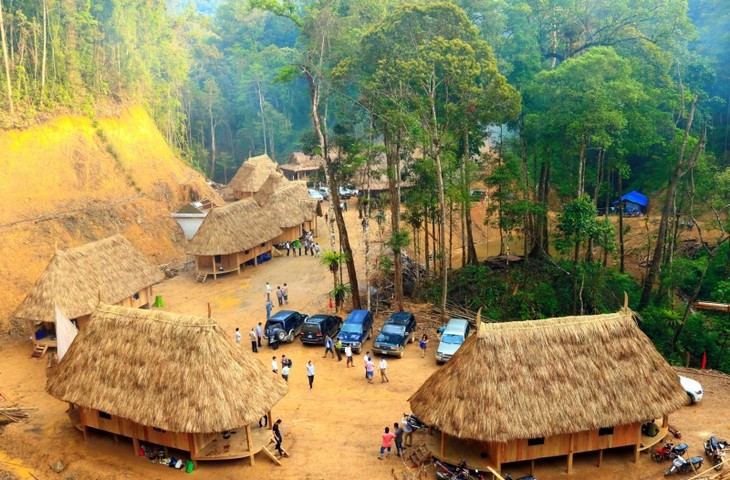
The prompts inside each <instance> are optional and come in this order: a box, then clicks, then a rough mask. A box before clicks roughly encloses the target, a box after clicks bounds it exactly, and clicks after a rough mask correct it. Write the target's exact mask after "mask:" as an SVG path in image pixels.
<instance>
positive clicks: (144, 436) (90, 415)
mask: <svg viewBox="0 0 730 480" xmlns="http://www.w3.org/2000/svg"><path fill="white" fill-rule="evenodd" d="M80 416H81V425H82V426H84V427H92V428H96V429H99V430H103V431H105V432H109V433H114V434H117V435H123V436H125V437H130V438H136V439H138V440H140V441H141V442H149V443H153V444H155V445H163V446H166V447H171V448H177V449H179V450H185V451H186V452H190V451H192V448H194V447H193V445H192V444H191V436H190V435H189V434H187V433H178V432H166V431H158V430H155V429H154V428H153V427H148V426H145V425H140V424H138V423H135V422H133V421H131V420H128V419H126V418H122V417H118V416H116V415H112V416H111V419H107V418H102V417H101V416H100V415H99V411H98V410H94V409H90V408H84V407H80ZM196 435H203V436H205V434H194V435H192V436H193V437H195V436H196ZM212 435H213V436H215V434H212Z"/></svg>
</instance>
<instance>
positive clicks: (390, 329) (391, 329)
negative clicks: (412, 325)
mask: <svg viewBox="0 0 730 480" xmlns="http://www.w3.org/2000/svg"><path fill="white" fill-rule="evenodd" d="M405 329H406V328H405V327H404V326H402V325H388V324H387V323H386V324H385V325H383V333H395V334H398V335H403V332H404V331H405Z"/></svg>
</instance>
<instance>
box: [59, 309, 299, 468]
mask: <svg viewBox="0 0 730 480" xmlns="http://www.w3.org/2000/svg"><path fill="white" fill-rule="evenodd" d="M90 365H93V368H90ZM46 390H47V391H48V393H50V394H51V395H53V396H54V397H56V398H58V399H60V400H63V401H65V402H68V403H70V404H72V405H74V407H77V408H76V409H74V412H75V415H76V420H77V424H78V426H79V428H81V429H82V430H84V431H85V430H86V428H87V427H92V428H97V429H101V430H104V431H108V432H111V433H114V434H119V435H125V436H129V437H132V439H133V440H134V442H135V452H136V451H137V445H136V443H137V441H138V440H142V441H145V442H151V443H157V444H161V445H165V446H168V447H173V448H179V449H182V450H186V451H189V452H191V456H192V457H193V458H194V459H198V460H212V459H219V458H223V457H221V455H220V454H215V455H206V452H207V453H210V452H212V451H214V450H215V449H212V448H211V447H210V443H211V442H220V441H222V439H219V438H218V435H217V432H225V431H227V430H232V429H239V428H240V429H243V428H244V427H245V430H246V433H245V434H244V432H243V431H239V435H240V436H238V435H237V437H236V438H235V439H234V440H231V441H235V442H238V443H242V440H243V441H246V439H245V438H244V439H242V438H241V437H243V436H246V435H248V440H251V441H252V440H255V439H256V438H252V434H251V429H250V428H249V424H251V423H253V422H257V423H258V421H259V419H260V418H261V417H262V416H263V415H268V414H270V410H271V407H272V406H273V405H275V404H276V403H277V402H278V401H279V400H281V398H282V397H283V396H284V395H285V394H286V392H287V386H286V383H285V382H284V381H283V380H282V379H281V378H279V377H278V376H277V375H272V374H271V372H270V371H269V370H268V369H267V368H266V367H265V366H264V365H263V364H262V363H261V362H260V361H259V360H258V359H256V358H254V357H253V355H251V354H250V353H249V352H248V350H246V349H243V348H241V347H240V346H239V345H236V344H235V343H233V342H231V341H230V340H229V339H228V338H227V337H226V335H225V333H224V332H223V330H222V329H221V327H220V326H219V325H218V324H217V323H216V322H215V321H214V320H213V319H211V318H201V317H195V316H191V315H179V314H174V313H169V312H164V311H160V310H154V311H152V310H139V309H130V308H125V307H117V306H111V305H99V306H98V307H97V309H96V310H95V311H94V313H93V314H92V317H91V321H90V322H89V325H88V327H87V328H86V329H85V330H84V331H82V332H80V333H79V335H78V336H77V337H76V339H75V340H74V342H73V343H72V344H71V347H70V348H69V350H68V352H67V353H66V355H65V357H64V358H63V361H61V363H60V364H59V365H58V369H57V370H56V371H55V372H54V373H53V374H52V375H51V376H50V378H49V379H48V382H47V384H46ZM189 434H191V435H189ZM270 435H271V434H270V432H269V433H267V434H266V435H265V436H266V440H265V441H264V440H261V441H257V442H255V443H256V445H252V448H250V449H249V448H247V449H246V450H245V451H241V450H240V449H238V450H235V449H232V448H229V449H227V451H226V455H227V456H226V457H225V458H241V457H244V456H245V457H248V456H251V458H253V457H252V456H253V454H255V453H256V452H257V451H260V447H261V446H263V445H266V443H268V439H269V437H270ZM251 441H249V442H248V444H249V445H251V443H252V442H251ZM262 442H263V443H262ZM252 450H256V451H252ZM214 457H215V458H214Z"/></svg>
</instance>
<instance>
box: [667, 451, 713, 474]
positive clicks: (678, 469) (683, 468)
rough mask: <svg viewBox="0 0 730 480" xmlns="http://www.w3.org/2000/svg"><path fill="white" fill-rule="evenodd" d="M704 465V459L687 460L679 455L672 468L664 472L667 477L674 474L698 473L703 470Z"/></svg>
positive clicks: (693, 458)
mask: <svg viewBox="0 0 730 480" xmlns="http://www.w3.org/2000/svg"><path fill="white" fill-rule="evenodd" d="M703 463H705V459H704V458H703V457H692V458H690V459H689V460H685V459H684V458H683V457H682V456H681V455H677V458H675V459H674V461H672V467H671V468H670V469H669V470H667V471H666V472H664V476H665V477H666V476H667V475H671V474H672V473H687V472H689V471H690V470H692V471H693V472H696V471H697V470H699V469H700V468H702V464H703Z"/></svg>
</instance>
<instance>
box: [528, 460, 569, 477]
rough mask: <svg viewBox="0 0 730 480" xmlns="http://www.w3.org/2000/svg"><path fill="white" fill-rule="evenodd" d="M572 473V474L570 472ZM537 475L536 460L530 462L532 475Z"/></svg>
mask: <svg viewBox="0 0 730 480" xmlns="http://www.w3.org/2000/svg"><path fill="white" fill-rule="evenodd" d="M568 473H570V472H568ZM534 474H535V459H534V458H533V459H532V460H530V475H534Z"/></svg>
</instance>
